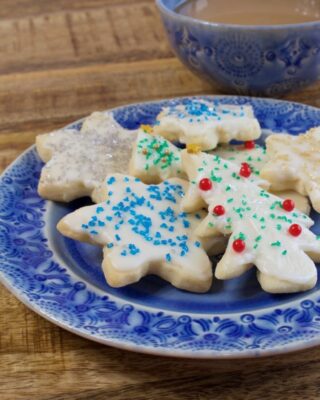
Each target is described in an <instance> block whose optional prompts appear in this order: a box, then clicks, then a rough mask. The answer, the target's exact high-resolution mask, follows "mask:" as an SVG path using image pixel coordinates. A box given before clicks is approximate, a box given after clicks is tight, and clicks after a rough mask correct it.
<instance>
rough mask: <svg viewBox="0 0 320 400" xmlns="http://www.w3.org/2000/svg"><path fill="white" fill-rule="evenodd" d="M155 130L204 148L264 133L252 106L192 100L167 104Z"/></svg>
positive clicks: (160, 133)
mask: <svg viewBox="0 0 320 400" xmlns="http://www.w3.org/2000/svg"><path fill="white" fill-rule="evenodd" d="M154 132H155V133H156V134H158V135H161V136H163V137H165V138H166V139H168V140H170V141H180V142H181V143H185V144H191V143H192V144H197V145H199V146H200V147H201V149H202V150H211V149H214V148H215V147H216V146H217V145H218V143H229V142H230V141H231V140H232V139H238V140H254V139H257V138H258V137H259V136H260V134H261V129H260V125H259V122H258V120H257V119H256V118H255V117H254V113H253V109H252V107H251V106H233V105H221V104H218V103H210V102H208V101H204V100H197V99H193V100H189V101H187V102H186V103H185V104H184V105H181V104H180V105H173V106H170V107H166V108H164V109H163V110H162V111H161V113H160V114H159V115H158V117H157V123H156V125H155V126H154Z"/></svg>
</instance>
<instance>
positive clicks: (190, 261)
mask: <svg viewBox="0 0 320 400" xmlns="http://www.w3.org/2000/svg"><path fill="white" fill-rule="evenodd" d="M106 185H107V192H108V200H106V201H104V202H102V203H100V204H97V205H93V206H88V207H84V208H80V209H79V210H77V211H75V212H73V213H71V214H69V215H67V216H66V217H64V218H63V219H62V220H61V221H60V222H59V224H58V230H59V231H60V232H61V233H62V234H64V235H66V236H69V237H71V238H74V239H78V240H81V241H89V242H91V243H94V244H98V245H101V246H103V254H104V260H103V264H102V268H103V271H104V274H105V277H106V280H107V282H108V283H109V285H111V286H113V287H120V286H124V285H128V284H130V283H133V282H137V281H139V280H140V279H141V278H142V277H143V276H145V275H147V274H155V275H158V276H160V277H162V278H163V279H165V280H167V281H169V282H171V283H172V285H174V286H176V287H178V288H180V289H185V290H189V291H192V292H205V291H207V290H208V289H209V288H210V285H211V280H212V267H211V263H210V260H209V258H208V256H207V254H206V251H205V250H208V249H209V248H210V247H212V246H213V245H214V244H216V243H221V240H220V239H218V240H217V239H213V240H212V239H199V238H198V237H197V235H196V234H195V233H194V231H195V229H196V227H197V226H198V225H199V224H200V222H201V220H202V219H203V217H204V216H205V213H204V212H203V211H200V212H198V213H193V214H186V213H184V212H182V211H181V210H180V202H181V199H182V198H183V196H184V193H185V190H186V189H187V187H188V183H187V182H186V181H183V180H181V179H170V180H167V181H164V182H163V183H161V184H159V185H149V186H148V185H145V184H144V183H142V182H141V181H140V180H139V179H137V178H133V177H131V176H125V175H121V174H115V175H109V176H108V177H107V182H106Z"/></svg>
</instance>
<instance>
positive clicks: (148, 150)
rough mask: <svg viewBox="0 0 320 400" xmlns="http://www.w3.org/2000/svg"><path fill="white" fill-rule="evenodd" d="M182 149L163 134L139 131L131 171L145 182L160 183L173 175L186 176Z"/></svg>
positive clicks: (130, 166)
mask: <svg viewBox="0 0 320 400" xmlns="http://www.w3.org/2000/svg"><path fill="white" fill-rule="evenodd" d="M180 153H181V150H180V149H178V148H177V147H176V146H174V145H173V144H172V143H170V142H169V141H168V140H166V139H164V138H163V137H161V136H157V135H150V134H149V133H145V132H143V131H142V130H140V131H139V133H138V136H137V140H136V143H135V145H134V148H133V152H132V156H131V161H130V165H129V172H130V174H131V175H133V176H136V177H137V178H140V179H141V180H142V181H143V182H145V183H159V182H161V181H164V180H166V179H169V178H171V177H180V178H183V177H185V174H184V172H183V171H182V161H181V154H180Z"/></svg>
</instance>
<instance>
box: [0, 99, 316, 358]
mask: <svg viewBox="0 0 320 400" xmlns="http://www.w3.org/2000/svg"><path fill="white" fill-rule="evenodd" d="M190 98H193V99H194V98H206V99H209V100H210V99H213V98H214V99H217V100H219V99H222V98H227V99H239V98H241V99H244V100H246V101H250V102H252V103H255V102H256V101H261V100H263V101H266V102H268V103H270V104H272V103H273V104H274V103H275V102H276V103H277V102H281V103H283V104H296V105H297V106H298V107H300V108H302V109H303V108H306V109H314V110H315V111H316V112H317V113H319V115H320V109H318V108H316V107H312V106H308V105H304V104H301V103H297V102H289V101H284V100H276V99H261V98H253V97H252V98H248V97H243V96H201V95H199V96H181V97H175V98H172V99H159V100H154V101H146V102H141V103H131V104H127V105H124V106H119V107H116V108H112V109H108V110H105V111H103V112H116V111H120V112H121V110H124V109H128V107H130V106H131V107H143V106H148V105H150V104H156V103H159V102H160V103H161V102H167V101H175V100H177V101H183V100H184V99H185V100H186V99H190ZM82 121H83V118H82V119H80V120H77V121H75V122H73V123H71V124H68V125H67V126H66V128H70V127H72V126H75V125H78V124H80V123H81V122H82ZM34 149H35V146H34V145H33V146H31V147H29V148H28V149H26V150H25V151H24V152H23V153H22V154H20V155H19V157H17V158H16V159H15V160H14V161H13V162H12V163H11V164H10V165H9V166H8V167H7V168H6V169H5V170H4V172H3V173H2V175H1V178H0V182H1V184H2V185H1V187H0V191H2V190H3V187H4V179H5V178H6V176H7V175H10V173H12V171H13V170H14V168H15V167H16V166H18V165H19V164H20V163H23V159H24V157H26V156H28V155H30V154H33V153H34V152H35V150H34ZM44 204H45V208H46V209H47V205H48V204H50V203H48V202H45V203H44ZM0 208H1V206H0ZM45 214H46V211H44V213H43V216H45ZM2 221H3V220H2V218H1V217H0V223H2ZM41 232H42V234H45V228H44V229H42V231H41ZM50 259H51V257H50ZM52 259H53V260H56V256H55V255H54V254H52ZM6 260H7V255H6V254H3V252H2V253H1V254H0V261H1V263H3V262H5V261H6ZM68 274H69V275H70V276H71V278H72V279H73V278H76V279H75V280H77V279H79V278H78V277H77V276H76V274H74V273H73V272H71V274H70V271H68ZM0 282H1V283H2V284H3V285H4V286H5V287H6V288H7V289H8V290H9V291H10V292H11V293H12V294H13V295H14V296H15V297H17V298H18V299H19V300H20V301H21V302H22V303H23V304H25V305H26V306H27V307H28V308H30V309H31V310H32V311H34V312H36V313H38V314H39V315H41V316H42V317H44V318H45V319H47V320H49V321H50V322H52V323H54V324H56V325H58V326H60V327H61V328H64V329H66V330H68V331H70V332H72V333H75V334H77V335H79V336H82V337H84V338H86V339H90V340H93V341H96V342H98V343H102V344H107V345H110V346H113V347H117V348H121V349H125V350H130V351H135V352H139V353H146V354H153V355H159V356H171V357H179V358H197V359H227V358H228V359H236V358H250V357H262V356H270V355H276V354H280V353H281V354H284V353H289V352H293V351H298V350H302V349H307V348H310V347H314V346H316V345H319V344H320V324H319V327H315V329H316V331H317V336H316V337H313V338H311V339H308V340H307V341H306V340H300V341H299V340H294V341H293V342H289V343H288V344H285V345H280V346H279V345H278V346H275V347H271V348H252V349H250V348H246V349H245V350H239V351H235V350H230V351H228V350H225V349H223V350H214V349H208V348H203V349H195V350H194V349H193V350H187V349H184V348H183V347H182V348H175V347H165V346H161V345H155V346H152V345H150V343H149V345H148V344H145V345H144V344H141V343H140V344H136V343H130V342H128V341H126V340H123V338H122V339H121V338H120V339H119V338H114V337H106V336H98V335H95V334H93V333H90V332H89V333H87V332H85V331H84V330H83V329H81V328H78V327H73V326H71V325H70V324H68V323H67V322H64V321H63V320H61V318H59V317H58V316H54V315H53V314H50V312H49V311H47V310H46V309H43V308H42V307H41V306H40V305H39V304H37V303H33V302H32V301H30V299H29V298H28V296H27V293H25V292H23V291H21V289H19V288H16V287H15V286H14V285H13V284H12V282H10V280H9V278H6V277H5V275H4V273H3V272H1V265H0ZM88 287H89V289H91V288H93V287H94V288H95V291H96V292H102V291H101V290H100V289H98V288H96V287H95V286H92V285H91V284H89V285H88ZM99 294H100V293H99ZM318 296H319V294H317V292H315V293H313V294H311V295H310V294H309V295H308V294H307V295H306V297H305V298H304V299H302V300H303V301H300V300H293V301H288V303H284V304H281V305H280V306H279V307H282V308H283V307H284V306H285V305H286V304H288V305H289V304H290V305H291V306H293V305H294V306H297V305H299V306H300V308H301V309H300V311H301V312H303V313H304V315H307V314H308V318H309V317H310V315H311V314H310V313H311V312H310V311H308V310H310V309H311V308H312V309H313V308H315V309H316V308H317V309H316V313H317V314H315V315H316V316H318V315H320V306H319V309H318V306H317V305H316V303H320V298H319V299H316V297H318ZM108 297H109V298H110V299H111V300H112V301H114V299H115V300H116V301H117V302H118V304H122V305H125V304H127V302H126V301H124V300H123V299H121V298H119V297H117V296H113V295H109V294H108ZM132 304H134V305H135V306H136V307H137V309H139V308H140V309H141V310H144V309H145V310H153V311H159V308H157V307H154V308H153V307H150V306H144V305H141V304H138V303H135V302H132ZM303 304H304V305H303ZM268 309H272V310H275V306H274V305H271V306H267V307H264V308H261V309H258V310H252V311H251V312H252V313H255V312H256V313H257V312H260V311H261V312H263V311H266V310H268ZM161 311H163V312H164V313H165V314H168V315H169V316H171V317H177V318H178V317H179V316H180V317H183V316H184V315H185V314H183V313H182V312H177V311H168V310H161ZM186 314H187V316H188V317H189V318H190V317H191V318H190V319H192V318H195V317H197V318H198V319H199V318H200V319H201V317H208V316H210V315H211V316H213V315H212V313H211V314H209V313H207V314H200V313H186ZM309 314H310V315H309ZM217 315H220V316H223V315H224V316H226V317H231V316H232V315H234V316H236V315H237V316H239V319H241V317H244V316H245V315H246V316H247V317H248V318H249V320H248V321H247V322H246V323H247V324H251V323H252V322H253V321H254V319H255V317H254V318H253V321H250V318H252V315H251V314H249V313H244V312H243V311H242V312H241V311H240V312H232V313H225V314H222V313H218V314H217ZM288 318H289V320H290V318H291V317H290V316H288V317H287V319H288ZM301 318H302V317H301ZM319 320H320V318H319ZM309 323H310V321H309ZM185 325H187V323H185ZM253 325H254V324H253ZM280 328H281V327H280ZM184 329H187V327H185V328H184ZM138 335H139V333H138Z"/></svg>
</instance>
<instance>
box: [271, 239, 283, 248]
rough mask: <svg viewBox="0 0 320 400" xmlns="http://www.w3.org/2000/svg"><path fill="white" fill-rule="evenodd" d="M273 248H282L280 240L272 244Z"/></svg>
mask: <svg viewBox="0 0 320 400" xmlns="http://www.w3.org/2000/svg"><path fill="white" fill-rule="evenodd" d="M271 246H272V247H280V246H281V243H280V242H279V240H277V241H276V242H273V243H271Z"/></svg>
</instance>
